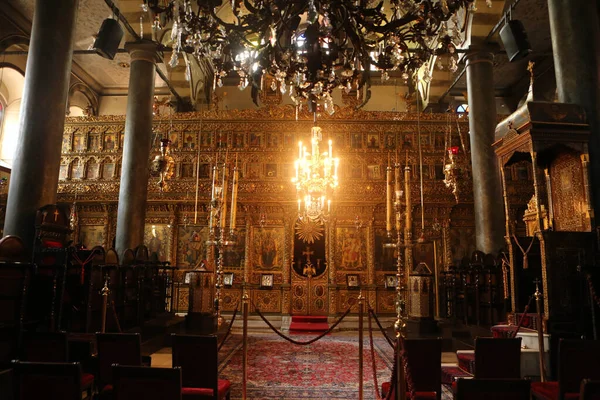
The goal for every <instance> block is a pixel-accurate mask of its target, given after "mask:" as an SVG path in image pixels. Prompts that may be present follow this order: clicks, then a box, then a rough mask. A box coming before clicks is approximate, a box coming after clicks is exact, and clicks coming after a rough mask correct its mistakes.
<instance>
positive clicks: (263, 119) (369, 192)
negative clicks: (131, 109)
mask: <svg viewBox="0 0 600 400" xmlns="http://www.w3.org/2000/svg"><path fill="white" fill-rule="evenodd" d="M295 114H296V110H295V109H294V108H293V107H290V106H277V107H262V108H260V109H258V110H225V111H216V110H210V111H203V112H202V113H177V114H174V115H173V116H172V117H171V116H169V115H162V116H158V117H155V118H154V121H153V124H154V133H155V135H156V139H155V140H154V144H155V145H154V147H153V151H152V154H151V156H150V158H149V161H150V160H151V159H153V158H154V156H155V155H157V154H159V152H158V147H157V146H156V144H157V143H158V142H159V140H160V139H161V138H168V139H170V140H171V141H172V144H171V153H170V154H171V157H172V158H173V161H174V163H175V174H174V176H173V177H172V178H171V180H170V181H169V186H170V188H169V192H167V193H160V191H159V188H158V187H157V185H156V184H155V182H154V179H150V180H149V181H148V182H147V184H148V209H147V224H148V226H151V225H156V226H163V227H165V228H166V229H167V231H168V232H167V233H165V235H166V238H165V241H166V242H167V243H166V244H165V246H166V248H165V250H164V252H165V254H169V259H170V261H171V262H172V263H174V264H176V265H179V266H191V265H192V261H193V260H194V259H198V258H206V259H207V260H208V261H209V265H211V263H212V262H213V261H214V253H213V252H212V250H211V249H210V248H206V246H205V243H204V242H205V240H203V239H201V240H200V241H197V240H196V239H198V237H196V238H195V239H193V238H192V235H193V232H194V230H195V229H196V228H198V227H200V232H197V233H199V234H200V236H202V235H203V233H202V229H204V227H205V225H206V221H207V207H206V205H207V204H208V201H209V196H210V187H211V181H210V165H211V164H213V163H214V162H215V160H216V158H217V152H221V154H220V155H219V156H218V157H219V158H220V159H222V157H224V153H225V151H230V152H236V154H237V157H238V159H239V165H240V171H242V172H243V176H242V177H241V178H240V186H239V212H238V215H239V220H240V221H245V222H246V224H245V230H244V229H241V230H240V232H239V234H240V235H242V236H243V238H244V239H245V240H243V243H241V246H243V247H242V248H241V249H236V251H237V252H238V253H240V254H239V263H241V264H242V265H231V266H230V267H226V269H227V271H230V272H234V273H235V275H234V286H233V288H230V289H224V291H223V293H224V294H226V293H230V295H231V296H232V297H231V299H232V301H231V302H230V303H228V304H229V305H226V304H225V303H224V305H223V308H224V310H227V311H232V310H233V309H234V308H235V307H234V304H236V302H239V301H240V296H241V292H240V290H239V287H238V286H237V285H239V284H241V283H242V282H246V283H248V284H258V282H259V279H260V273H261V270H260V268H262V267H260V266H259V265H258V264H256V263H255V261H256V256H257V254H259V253H261V252H260V251H258V250H257V249H258V244H259V242H260V240H257V232H258V231H259V230H260V229H259V227H258V226H257V225H258V223H259V221H260V215H261V214H265V215H266V220H265V224H264V227H265V230H272V231H273V233H276V234H277V236H278V237H279V238H280V239H279V240H280V243H279V245H280V248H282V250H281V251H280V252H279V253H278V258H279V259H280V262H278V263H277V264H278V267H277V268H275V274H274V281H275V289H273V290H269V291H267V290H260V291H255V292H260V293H262V295H261V296H263V295H264V296H267V294H269V293H270V294H271V295H272V294H273V293H277V296H279V297H278V299H275V298H270V296H267V297H264V296H263V297H261V298H262V299H263V300H261V301H264V299H266V298H269V300H267V301H269V302H270V303H269V304H271V305H270V306H267V305H266V304H263V305H262V306H261V310H263V311H266V310H267V309H265V307H267V308H268V307H271V308H268V309H269V310H272V309H275V308H277V311H273V312H284V313H288V312H292V313H308V312H311V313H312V312H318V313H324V314H330V315H335V314H336V313H339V312H343V311H345V309H346V308H347V307H346V306H347V305H348V304H350V303H352V302H353V301H354V300H353V299H355V298H356V297H357V295H358V294H357V293H355V292H354V291H347V290H346V274H347V273H348V272H349V271H350V270H351V269H354V271H352V272H355V271H358V273H359V279H360V282H361V285H376V286H377V287H378V288H381V289H383V286H384V282H383V278H382V277H381V276H380V275H378V273H377V272H375V270H374V263H375V261H374V256H373V252H374V246H375V244H374V243H375V242H374V238H373V235H374V231H375V229H376V228H377V227H381V226H382V225H381V224H382V222H383V221H384V219H383V218H384V215H383V214H384V209H383V208H381V207H379V205H378V204H379V203H381V201H382V200H383V199H384V198H385V196H384V195H385V180H384V179H383V176H382V174H381V171H382V169H381V168H384V166H385V165H386V163H387V153H386V152H390V151H391V152H394V151H395V146H396V145H402V144H403V143H406V144H407V146H408V150H407V151H406V152H405V153H404V154H403V155H402V160H403V161H402V162H403V164H404V163H406V164H407V165H409V166H411V167H412V168H413V169H414V167H415V166H416V165H417V164H418V154H417V152H416V146H412V144H414V132H415V131H416V130H417V115H416V114H414V113H413V114H405V113H396V112H367V111H364V110H354V109H352V108H347V107H341V108H339V109H337V110H336V113H335V114H334V115H333V116H329V115H321V116H319V122H320V125H321V127H322V129H323V133H324V136H326V138H327V139H329V138H332V139H333V140H334V141H335V145H336V148H338V149H339V154H340V157H341V158H343V159H344V160H345V161H344V165H355V166H356V167H357V168H356V171H354V170H353V169H352V168H348V169H344V170H341V171H340V185H341V186H340V190H339V191H338V194H337V198H336V199H334V201H333V203H332V206H333V210H332V211H333V215H332V217H331V218H330V222H329V223H328V224H327V226H326V228H325V231H324V233H325V248H326V259H327V267H326V268H327V270H326V272H325V273H324V274H323V275H322V276H321V277H320V278H319V279H315V278H313V279H311V282H310V284H309V283H308V282H307V281H306V278H302V279H301V280H300V279H297V278H298V277H296V276H294V274H292V273H290V265H291V262H292V254H293V250H292V249H293V233H294V230H293V229H294V223H295V219H296V218H295V214H296V209H295V205H296V204H295V196H290V194H291V193H293V185H292V183H291V182H290V178H291V174H292V173H293V158H294V155H295V149H296V145H297V139H298V138H299V137H300V136H301V135H303V134H305V132H306V131H307V130H309V129H310V127H311V126H312V123H313V122H312V114H310V113H308V112H306V111H301V112H300V113H299V115H298V121H297V122H293V123H291V122H292V121H295ZM200 117H202V122H200ZM452 118H454V117H452ZM171 119H172V121H173V123H172V128H170V129H168V130H167V129H166V127H167V126H170V122H171ZM124 122H125V118H124V116H101V117H96V116H93V117H87V118H79V117H76V118H68V119H67V123H66V126H65V132H64V137H63V154H62V157H61V178H60V180H59V189H58V192H59V193H58V199H59V201H61V202H67V203H70V202H72V201H73V200H74V198H75V195H77V202H78V207H79V214H80V226H94V225H105V232H104V239H103V240H104V241H105V245H106V246H108V247H110V244H111V242H112V239H113V238H114V236H115V232H116V209H117V200H118V194H119V180H120V179H119V178H120V165H121V162H122V154H121V153H122V148H123V132H124ZM420 122H421V132H422V138H423V139H424V141H423V142H422V147H423V151H424V153H423V163H424V167H425V168H424V171H425V172H427V170H429V171H430V173H429V174H427V173H426V174H425V176H424V183H425V185H424V188H423V189H424V197H425V203H426V213H427V214H428V215H429V213H430V212H431V215H436V216H437V218H441V217H440V216H441V215H442V214H443V213H441V214H438V213H437V211H436V210H439V209H441V208H444V209H445V210H447V211H446V214H449V213H450V209H452V206H453V205H454V203H455V199H454V197H453V195H452V193H451V191H450V190H449V189H447V188H446V187H445V185H444V183H443V180H442V179H440V178H439V177H438V178H437V179H436V178H435V174H433V173H432V171H434V168H436V167H439V166H440V165H441V164H442V160H443V151H444V149H443V148H442V147H440V146H439V145H438V144H436V143H437V142H436V140H434V139H435V138H436V137H437V136H443V132H444V131H445V129H446V127H447V123H448V120H447V116H446V115H441V114H440V115H437V114H422V115H421V116H420ZM452 123H456V121H454V120H452ZM458 123H459V124H460V126H461V130H463V131H466V130H467V129H468V127H467V120H466V119H459V120H458ZM167 132H168V133H167ZM74 135H80V138H81V141H80V143H81V144H80V145H78V146H79V147H78V148H80V149H81V150H79V151H73V145H74V143H73V137H74ZM167 136H168V137H167ZM81 146H83V148H82V147H81ZM230 156H231V154H230ZM75 160H77V164H80V165H81V166H82V174H83V175H82V176H81V178H79V179H74V178H73V176H72V175H73V174H72V173H73V171H72V167H73V162H74V161H75ZM198 163H199V165H198ZM96 165H98V167H96ZM268 165H269V166H268ZM96 168H97V171H98V172H97V173H96ZM378 168H379V172H380V173H379V175H378V174H377V170H378ZM198 170H199V174H198V177H196V173H197V171H198ZM251 173H252V174H255V175H253V176H250V174H251ZM63 174H64V175H63ZM190 174H191V175H190ZM353 174H356V175H353ZM196 178H198V183H199V195H200V196H199V204H198V215H197V220H196V223H195V225H192V222H193V221H194V218H193V217H194V210H195V207H194V201H193V197H194V196H193V195H194V193H195V190H196ZM466 184H467V183H466ZM469 185H470V180H469V181H468V184H467V186H469ZM410 190H411V192H412V193H413V195H412V196H413V197H414V198H416V196H417V194H418V179H414V180H413V182H411V184H410ZM101 203H105V204H104V205H101ZM466 208H468V207H466ZM471 208H472V207H471ZM453 210H454V209H453ZM412 211H413V212H414V211H415V210H412ZM417 211H418V210H417ZM356 215H359V216H360V219H361V220H362V221H364V222H365V227H363V228H362V229H360V230H359V231H358V233H357V235H358V241H359V248H360V251H359V260H360V261H359V262H356V261H355V262H351V261H349V260H351V259H353V258H352V257H350V258H348V256H347V257H346V258H345V259H344V260H342V258H343V256H342V253H341V251H342V249H343V242H344V241H345V239H344V238H345V237H347V236H348V237H349V236H350V231H354V232H357V231H356V227H355V226H354V222H355V217H356ZM427 218H428V220H427V223H428V224H429V217H427ZM448 218H449V217H448ZM472 220H473V215H472V210H471V211H470V212H465V213H464V215H463V213H462V210H459V211H458V212H454V211H453V216H452V227H453V228H456V229H458V228H460V229H471V227H472V226H473V222H472ZM241 225H242V224H240V226H241ZM168 226H170V228H169V227H168ZM150 229H151V228H150ZM340 229H341V230H340ZM450 229H451V228H450V225H448V228H447V230H448V232H450ZM427 232H428V233H430V234H431V235H429V236H432V235H433V232H430V231H427ZM346 233H347V234H348V235H346ZM147 236H148V237H147V239H148V241H150V240H151V239H152V235H151V232H150V234H148V232H147ZM259 236H260V235H259ZM450 236H451V235H449V234H448V235H447V238H449V237H450ZM346 242H347V240H346ZM463 242H464V241H461V242H460V243H454V242H453V245H452V248H453V249H454V248H455V247H456V246H459V247H460V246H464V243H463ZM161 245H162V243H161ZM450 247H451V246H447V248H446V251H447V252H448V253H449V254H452V253H451V248H450ZM465 251H466V249H465ZM342 261H344V262H342ZM257 267H259V268H257ZM321 278H322V280H321ZM299 286H301V287H302V288H303V294H302V296H301V297H298V296H296V295H295V290H296V288H297V287H299ZM298 290H299V289H298ZM368 299H369V301H370V302H371V303H373V306H376V307H377V309H378V310H380V312H394V310H393V307H392V308H390V307H388V306H385V305H384V306H382V307H383V308H382V307H380V303H381V302H387V301H388V299H387V297H386V292H385V291H383V290H382V291H381V294H379V293H378V292H377V291H376V290H372V291H369V295H368ZM271 300H273V301H275V300H277V301H278V303H277V304H278V305H277V306H273V304H274V303H272V302H271ZM321 302H322V303H321ZM320 304H322V306H321V305H320ZM386 304H387V303H386ZM273 307H275V308H273ZM353 310H354V311H356V310H357V309H356V308H354V309H353ZM384 310H389V311H384Z"/></svg>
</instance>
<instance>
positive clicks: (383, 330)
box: [369, 307, 396, 349]
mask: <svg viewBox="0 0 600 400" xmlns="http://www.w3.org/2000/svg"><path fill="white" fill-rule="evenodd" d="M369 314H370V315H372V316H373V318H375V323H376V324H377V326H378V327H379V330H380V331H381V334H382V335H383V337H384V338H385V340H386V341H387V342H388V344H389V345H390V346H391V347H392V349H393V348H395V347H396V345H394V342H393V341H392V339H390V338H389V336H388V335H387V333H385V329H383V326H382V325H381V322H379V318H377V314H375V310H373V309H372V308H371V307H369Z"/></svg>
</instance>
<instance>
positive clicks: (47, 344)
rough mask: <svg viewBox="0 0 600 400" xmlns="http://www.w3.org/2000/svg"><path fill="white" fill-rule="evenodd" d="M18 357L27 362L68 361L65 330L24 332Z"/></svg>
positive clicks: (67, 342) (67, 344)
mask: <svg viewBox="0 0 600 400" xmlns="http://www.w3.org/2000/svg"><path fill="white" fill-rule="evenodd" d="M19 359H20V360H21V361H29V362H58V363H66V362H68V361H69V341H68V339H67V332H64V331H59V332H24V333H23V345H22V348H21V357H20V358H19Z"/></svg>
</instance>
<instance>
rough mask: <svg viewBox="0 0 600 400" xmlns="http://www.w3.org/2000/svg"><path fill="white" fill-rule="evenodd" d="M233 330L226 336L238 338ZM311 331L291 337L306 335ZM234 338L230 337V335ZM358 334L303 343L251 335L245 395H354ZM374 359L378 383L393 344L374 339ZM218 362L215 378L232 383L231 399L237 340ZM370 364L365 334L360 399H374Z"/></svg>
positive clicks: (238, 362) (237, 384)
mask: <svg viewBox="0 0 600 400" xmlns="http://www.w3.org/2000/svg"><path fill="white" fill-rule="evenodd" d="M236 336H238V335H234V337H232V338H230V339H229V340H232V339H233V340H232V341H234V342H236V343H239V341H238V340H237V338H235V337H236ZM313 337H314V335H305V336H301V337H298V336H295V337H294V339H297V340H302V341H305V340H309V339H311V338H313ZM234 338H235V339H234ZM357 339H358V335H357V336H356V337H352V336H350V337H346V336H344V337H339V336H326V337H324V338H322V339H320V340H318V341H317V342H315V343H313V344H311V345H308V346H298V345H294V344H292V343H289V342H287V341H285V340H283V339H281V338H279V337H278V336H276V335H275V334H264V335H252V336H250V337H249V341H248V398H249V399H253V400H258V399H287V400H292V399H315V400H318V399H357V398H358V340H357ZM375 348H376V350H375V363H376V368H377V377H378V380H379V385H381V383H382V382H384V381H389V379H390V375H391V365H392V364H391V358H392V357H393V352H392V349H391V348H390V347H389V345H388V344H387V343H385V342H384V339H383V338H377V339H376V346H375ZM222 357H223V358H222V359H221V360H222V361H221V363H220V376H219V377H220V378H222V379H223V378H224V379H229V380H230V381H231V383H232V396H231V398H232V399H240V398H241V397H242V351H241V344H240V345H239V347H237V350H236V351H235V352H233V354H232V355H231V356H230V357H227V356H226V355H225V354H223V356H222ZM372 371H373V369H372V361H371V355H370V351H369V341H368V337H365V341H364V378H363V382H364V398H365V399H374V398H375V397H376V396H375V391H374V387H373V372H372Z"/></svg>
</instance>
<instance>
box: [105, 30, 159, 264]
mask: <svg viewBox="0 0 600 400" xmlns="http://www.w3.org/2000/svg"><path fill="white" fill-rule="evenodd" d="M125 48H126V49H127V51H128V52H129V54H130V57H131V68H130V72H129V93H128V95H127V117H126V120H125V143H124V145H123V164H122V169H121V187H120V191H119V205H118V211H117V235H116V243H115V245H116V250H117V252H118V253H119V255H121V254H122V253H123V252H124V251H125V250H126V249H128V248H131V249H133V248H135V247H137V246H138V245H140V244H143V243H144V221H145V218H146V199H147V196H148V176H149V170H148V165H149V157H150V149H151V147H152V102H153V96H154V75H155V73H156V64H155V63H156V61H157V60H158V58H157V53H156V49H157V47H156V44H154V43H152V42H147V41H141V42H135V43H127V44H125Z"/></svg>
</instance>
